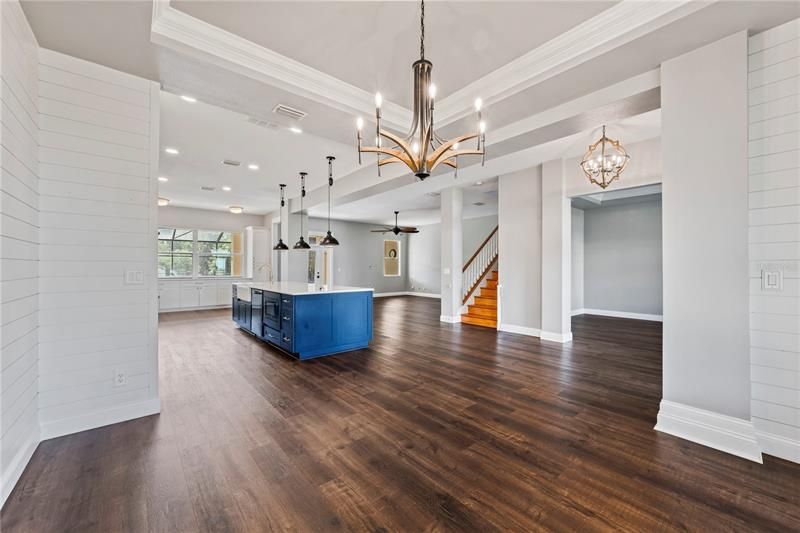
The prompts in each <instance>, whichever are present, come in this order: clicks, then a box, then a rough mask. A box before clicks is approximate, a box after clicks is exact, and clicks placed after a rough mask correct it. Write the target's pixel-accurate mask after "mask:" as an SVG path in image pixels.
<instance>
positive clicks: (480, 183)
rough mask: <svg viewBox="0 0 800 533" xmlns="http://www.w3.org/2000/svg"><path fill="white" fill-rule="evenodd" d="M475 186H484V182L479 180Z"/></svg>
mask: <svg viewBox="0 0 800 533" xmlns="http://www.w3.org/2000/svg"><path fill="white" fill-rule="evenodd" d="M475 185H483V182H482V181H480V180H478V181H476V182H475Z"/></svg>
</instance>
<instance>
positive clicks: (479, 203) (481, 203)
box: [472, 202, 486, 207]
mask: <svg viewBox="0 0 800 533" xmlns="http://www.w3.org/2000/svg"><path fill="white" fill-rule="evenodd" d="M472 205H477V206H478V207H480V206H482V205H486V204H485V203H483V202H475V203H474V204H472Z"/></svg>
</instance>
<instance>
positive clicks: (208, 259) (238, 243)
mask: <svg viewBox="0 0 800 533" xmlns="http://www.w3.org/2000/svg"><path fill="white" fill-rule="evenodd" d="M197 251H198V252H197V253H198V263H197V272H198V274H199V275H200V276H240V275H241V273H242V234H241V233H230V232H227V231H205V230H198V232H197Z"/></svg>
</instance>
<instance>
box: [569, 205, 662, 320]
mask: <svg viewBox="0 0 800 533" xmlns="http://www.w3.org/2000/svg"><path fill="white" fill-rule="evenodd" d="M583 243H584V267H583V270H584V278H583V282H584V285H583V287H584V303H583V307H584V308H586V309H600V310H604V311H624V312H628V313H643V314H648V315H661V314H662V267H661V266H662V257H661V200H650V201H645V202H638V203H630V204H625V205H619V206H608V207H600V208H598V209H587V210H585V211H584V238H583Z"/></svg>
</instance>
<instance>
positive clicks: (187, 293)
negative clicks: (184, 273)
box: [181, 281, 200, 309]
mask: <svg viewBox="0 0 800 533" xmlns="http://www.w3.org/2000/svg"><path fill="white" fill-rule="evenodd" d="M198 288H199V287H198V286H197V283H196V282H194V281H182V282H181V309H186V308H191V307H200V293H199V290H198Z"/></svg>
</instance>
